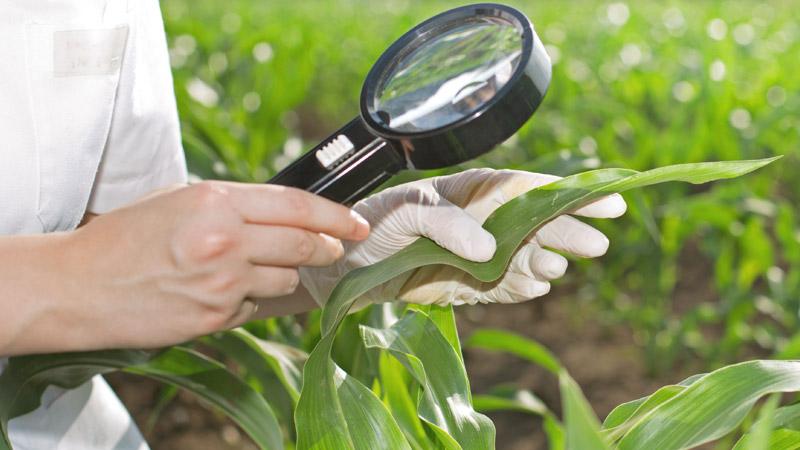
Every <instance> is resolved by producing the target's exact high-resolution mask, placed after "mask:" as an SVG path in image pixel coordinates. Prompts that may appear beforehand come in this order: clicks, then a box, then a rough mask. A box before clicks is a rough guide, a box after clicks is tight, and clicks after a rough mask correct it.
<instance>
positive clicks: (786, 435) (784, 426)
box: [734, 394, 800, 450]
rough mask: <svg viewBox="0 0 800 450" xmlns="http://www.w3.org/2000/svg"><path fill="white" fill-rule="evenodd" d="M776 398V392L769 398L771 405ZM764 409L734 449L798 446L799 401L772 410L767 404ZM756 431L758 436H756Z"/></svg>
mask: <svg viewBox="0 0 800 450" xmlns="http://www.w3.org/2000/svg"><path fill="white" fill-rule="evenodd" d="M776 398H777V399H779V397H777V394H773V397H772V398H770V403H775V405H773V406H776V405H777V400H775V399H776ZM764 410H766V412H765V411H764ZM764 410H762V412H761V413H760V417H759V420H758V422H756V423H755V425H753V427H752V428H751V429H750V431H749V432H748V433H747V434H745V435H744V436H742V438H741V439H739V442H737V443H736V446H735V447H734V450H754V449H758V448H761V449H770V450H774V449H796V448H800V430H798V426H800V403H798V404H794V405H789V406H784V407H783V408H777V409H774V412H773V408H770V407H768V406H765V407H764ZM767 413H769V414H767ZM772 428H774V430H773V429H772ZM757 431H758V432H759V433H760V436H756V432H757ZM765 436H766V438H765Z"/></svg>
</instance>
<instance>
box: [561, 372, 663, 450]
mask: <svg viewBox="0 0 800 450" xmlns="http://www.w3.org/2000/svg"><path fill="white" fill-rule="evenodd" d="M558 385H559V389H560V390H561V403H562V404H563V408H564V432H565V437H566V448H567V450H610V447H609V446H608V444H607V443H606V441H605V440H604V438H603V436H602V435H601V434H600V422H598V420H597V417H596V416H595V415H594V412H592V407H591V406H589V402H587V401H586V398H585V397H584V396H583V393H582V392H581V388H580V387H578V384H577V383H576V382H575V380H573V379H572V378H571V377H570V376H569V375H568V374H567V372H566V371H562V372H561V374H560V375H559V377H558ZM644 448H647V447H644Z"/></svg>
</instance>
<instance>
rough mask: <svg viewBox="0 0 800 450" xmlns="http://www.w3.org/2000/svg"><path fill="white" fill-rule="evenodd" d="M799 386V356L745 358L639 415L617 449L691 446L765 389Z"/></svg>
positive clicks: (730, 424)
mask: <svg viewBox="0 0 800 450" xmlns="http://www.w3.org/2000/svg"><path fill="white" fill-rule="evenodd" d="M798 390H800V361H748V362H744V363H740V364H734V365H732V366H727V367H723V368H722V369H718V370H716V371H714V372H711V373H709V374H708V375H706V376H704V377H702V378H700V379H699V380H697V381H695V382H694V383H693V384H692V385H691V386H689V387H687V388H686V389H684V390H683V391H682V392H680V393H678V394H677V395H675V396H674V397H672V398H670V399H669V400H667V401H666V402H664V403H662V404H661V405H659V406H658V407H656V408H654V409H653V410H651V411H650V412H648V413H646V414H645V415H644V416H643V417H641V418H640V419H639V420H638V422H637V423H636V424H634V425H633V426H632V427H631V428H630V430H629V431H628V432H627V433H626V434H625V435H624V436H623V437H622V439H621V440H620V441H619V445H618V447H619V448H620V449H621V450H626V449H641V448H658V449H664V450H670V449H682V448H691V447H694V446H697V445H700V444H703V443H705V442H709V441H713V440H714V439H717V438H720V437H722V436H724V435H725V434H727V433H728V432H730V431H731V430H733V429H734V428H735V427H736V426H737V425H738V424H739V423H740V422H741V421H742V419H744V417H745V415H746V414H747V413H748V411H750V409H751V408H752V407H753V405H754V404H755V403H756V401H757V400H758V399H759V398H761V397H762V396H764V395H767V394H771V393H778V392H792V391H798Z"/></svg>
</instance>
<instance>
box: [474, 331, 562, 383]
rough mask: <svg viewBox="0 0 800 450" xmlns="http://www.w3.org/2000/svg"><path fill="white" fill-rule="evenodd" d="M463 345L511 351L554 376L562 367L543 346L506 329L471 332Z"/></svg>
mask: <svg viewBox="0 0 800 450" xmlns="http://www.w3.org/2000/svg"><path fill="white" fill-rule="evenodd" d="M465 345H466V346H468V347H473V348H482V349H484V350H493V351H503V352H506V353H511V354H512V355H515V356H518V357H520V358H522V359H525V360H528V361H530V362H532V363H534V364H536V365H539V366H541V367H543V368H545V369H547V370H548V371H550V372H551V373H552V374H554V375H556V376H558V374H559V373H560V372H561V369H562V368H561V363H559V362H558V359H557V358H556V357H555V356H554V355H553V354H552V353H551V352H550V350H548V349H547V348H546V347H545V346H543V345H542V344H540V343H538V342H536V341H533V340H531V339H528V338H525V337H522V336H520V335H518V334H514V333H510V332H508V331H503V330H492V329H488V328H483V329H480V330H477V331H476V332H474V333H472V335H471V336H470V337H469V339H467V342H466V343H465Z"/></svg>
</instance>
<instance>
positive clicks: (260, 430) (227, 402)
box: [0, 347, 283, 450]
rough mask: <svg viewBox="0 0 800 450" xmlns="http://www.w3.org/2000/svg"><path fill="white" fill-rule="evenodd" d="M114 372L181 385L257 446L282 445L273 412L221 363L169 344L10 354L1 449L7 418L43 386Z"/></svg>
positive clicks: (1, 398) (6, 445) (36, 400)
mask: <svg viewBox="0 0 800 450" xmlns="http://www.w3.org/2000/svg"><path fill="white" fill-rule="evenodd" d="M114 370H124V371H126V372H129V373H133V374H137V375H143V376H146V377H148V378H153V379H156V380H159V381H162V382H165V383H168V384H171V385H175V386H179V387H181V388H183V389H186V390H188V391H190V392H192V393H194V394H195V395H197V396H199V397H201V398H203V399H205V400H206V401H208V402H209V403H211V404H212V405H214V406H216V407H218V408H219V409H221V410H222V411H223V412H225V414H227V415H228V417H230V418H231V419H232V420H233V421H234V422H236V423H237V424H238V425H239V426H241V427H242V429H243V430H244V431H245V432H246V433H247V434H248V435H249V436H250V437H251V438H252V439H253V441H255V442H256V443H257V444H258V445H259V446H261V447H262V448H265V449H281V448H283V438H282V436H281V432H280V428H279V427H278V422H277V420H276V419H275V415H274V414H273V412H272V410H271V409H270V407H269V405H268V404H267V402H266V401H265V400H264V398H263V397H262V396H261V395H260V394H259V393H257V392H256V391H255V390H253V389H252V388H251V387H250V386H249V385H247V383H245V382H244V381H242V380H241V379H240V378H239V377H237V376H236V375H234V374H232V373H231V372H229V371H228V370H227V369H226V368H225V366H223V365H222V364H220V363H218V362H216V361H213V360H211V359H209V358H207V357H205V356H203V355H201V354H199V353H197V352H195V351H193V350H190V349H186V348H182V347H172V348H170V349H168V350H165V351H163V352H159V353H156V354H153V353H149V352H144V351H136V350H108V351H98V352H85V353H62V354H55V355H34V356H21V357H14V358H11V359H10V360H9V363H8V367H6V370H5V371H4V372H3V373H2V374H0V425H1V426H2V431H3V433H2V438H3V439H2V440H0V449H2V450H10V449H11V448H12V447H11V442H10V441H9V439H8V434H7V431H8V428H7V427H8V421H9V420H10V419H12V418H14V417H17V416H19V415H22V414H25V413H28V412H30V411H33V410H34V409H36V408H37V407H38V406H39V405H40V400H41V395H42V393H43V392H44V390H45V389H46V388H47V386H49V385H56V386H60V387H64V388H74V387H77V386H79V385H81V384H83V383H84V382H86V381H87V380H89V379H90V378H91V377H93V376H95V375H97V374H101V373H107V372H111V371H114Z"/></svg>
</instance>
